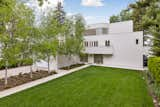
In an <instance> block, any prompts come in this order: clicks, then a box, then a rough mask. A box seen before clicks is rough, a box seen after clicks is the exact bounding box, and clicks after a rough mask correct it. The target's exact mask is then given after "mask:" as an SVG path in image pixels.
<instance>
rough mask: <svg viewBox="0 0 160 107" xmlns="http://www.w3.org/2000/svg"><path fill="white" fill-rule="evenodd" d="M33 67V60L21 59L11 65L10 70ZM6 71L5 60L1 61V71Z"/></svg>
mask: <svg viewBox="0 0 160 107" xmlns="http://www.w3.org/2000/svg"><path fill="white" fill-rule="evenodd" d="M27 65H32V60H31V59H21V60H14V61H13V62H12V63H10V64H9V66H8V68H15V67H18V66H27ZM2 69H5V63H4V61H3V60H0V70H2Z"/></svg>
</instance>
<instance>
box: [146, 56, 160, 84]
mask: <svg viewBox="0 0 160 107" xmlns="http://www.w3.org/2000/svg"><path fill="white" fill-rule="evenodd" d="M148 69H149V71H150V72H151V74H152V76H153V78H154V80H155V81H156V82H157V83H160V57H151V58H149V61H148Z"/></svg>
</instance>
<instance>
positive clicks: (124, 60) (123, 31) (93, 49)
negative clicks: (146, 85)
mask: <svg viewBox="0 0 160 107" xmlns="http://www.w3.org/2000/svg"><path fill="white" fill-rule="evenodd" d="M143 36H144V35H143V32H142V31H138V32H134V31H133V22H132V21H125V22H118V23H111V24H107V23H99V24H93V25H89V26H88V27H87V30H86V32H85V36H84V40H85V43H84V44H85V51H84V53H85V54H86V55H85V56H83V58H81V61H82V62H86V63H89V64H98V65H103V66H109V67H117V68H127V69H137V70H143V58H144V54H145V52H144V40H143Z"/></svg>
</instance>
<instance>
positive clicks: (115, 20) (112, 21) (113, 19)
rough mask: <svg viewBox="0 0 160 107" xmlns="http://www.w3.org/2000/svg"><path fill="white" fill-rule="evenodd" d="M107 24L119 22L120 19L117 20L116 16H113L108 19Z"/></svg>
mask: <svg viewBox="0 0 160 107" xmlns="http://www.w3.org/2000/svg"><path fill="white" fill-rule="evenodd" d="M109 22H110V23H115V22H120V18H119V16H118V15H117V16H116V15H113V16H111V17H110V19H109Z"/></svg>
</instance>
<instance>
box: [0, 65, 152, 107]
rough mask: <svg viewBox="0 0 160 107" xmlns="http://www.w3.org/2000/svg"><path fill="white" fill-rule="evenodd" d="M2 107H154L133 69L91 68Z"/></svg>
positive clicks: (15, 97)
mask: <svg viewBox="0 0 160 107" xmlns="http://www.w3.org/2000/svg"><path fill="white" fill-rule="evenodd" d="M0 107H153V103H152V98H151V97H150V96H149V94H148V91H147V87H146V84H145V81H144V80H143V79H142V77H141V74H140V73H138V72H134V71H132V70H125V69H115V68H105V67H94V66H92V67H89V68H86V69H83V70H80V71H78V72H75V73H72V74H70V75H67V76H64V77H62V78H59V79H56V80H53V81H50V82H48V83H45V84H42V85H39V86H37V87H34V88H31V89H28V90H25V91H23V92H20V93H17V94H14V95H11V96H9V97H5V98H2V99H0Z"/></svg>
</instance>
